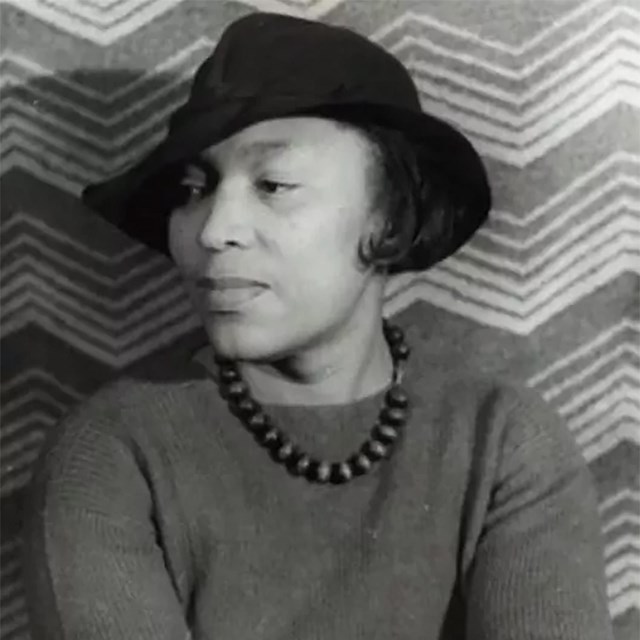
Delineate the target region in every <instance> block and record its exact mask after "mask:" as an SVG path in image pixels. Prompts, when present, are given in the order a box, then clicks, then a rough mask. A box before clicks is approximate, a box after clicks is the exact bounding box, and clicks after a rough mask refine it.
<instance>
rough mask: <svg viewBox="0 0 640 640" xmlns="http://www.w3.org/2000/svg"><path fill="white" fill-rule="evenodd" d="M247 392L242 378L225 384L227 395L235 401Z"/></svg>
mask: <svg viewBox="0 0 640 640" xmlns="http://www.w3.org/2000/svg"><path fill="white" fill-rule="evenodd" d="M248 392H249V389H248V387H247V384H246V383H245V382H244V380H236V381H234V382H231V383H230V384H228V385H227V395H228V396H229V398H231V400H233V401H235V402H237V401H238V400H239V399H240V398H244V397H245V396H246V395H247V394H248Z"/></svg>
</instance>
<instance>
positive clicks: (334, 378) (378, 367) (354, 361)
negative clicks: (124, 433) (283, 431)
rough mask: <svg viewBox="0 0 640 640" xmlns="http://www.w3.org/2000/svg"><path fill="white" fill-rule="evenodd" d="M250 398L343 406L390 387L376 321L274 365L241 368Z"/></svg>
mask: <svg viewBox="0 0 640 640" xmlns="http://www.w3.org/2000/svg"><path fill="white" fill-rule="evenodd" d="M240 368H241V371H242V375H243V377H244V379H245V380H246V382H247V383H248V385H249V387H250V388H251V393H252V395H253V397H254V398H255V399H256V400H258V401H260V402H262V403H264V404H285V405H329V404H346V403H349V402H354V401H356V400H359V399H361V398H364V397H367V396H369V395H372V394H374V393H376V392H378V391H380V390H382V389H383V388H384V387H385V386H387V385H388V384H389V382H390V381H391V377H392V373H393V361H392V359H391V355H390V353H389V348H388V346H387V342H386V340H385V337H384V333H383V331H382V322H381V320H380V319H377V320H376V321H375V322H372V323H371V326H370V327H366V328H363V327H358V329H357V331H356V330H347V331H345V332H343V333H342V334H341V335H340V336H339V337H337V338H335V339H333V340H332V341H331V342H330V343H329V344H324V345H322V346H321V347H317V348H314V349H312V350H310V351H307V352H304V353H301V354H296V355H295V356H293V357H291V358H287V359H285V360H282V361H279V362H275V363H250V362H244V363H241V365H240Z"/></svg>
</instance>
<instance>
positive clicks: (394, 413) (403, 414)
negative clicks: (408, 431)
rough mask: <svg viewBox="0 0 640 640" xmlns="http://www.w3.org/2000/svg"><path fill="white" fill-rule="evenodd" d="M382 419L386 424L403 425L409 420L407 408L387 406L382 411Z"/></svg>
mask: <svg viewBox="0 0 640 640" xmlns="http://www.w3.org/2000/svg"><path fill="white" fill-rule="evenodd" d="M380 421H381V422H383V423H384V424H392V425H396V426H400V425H403V424H404V423H405V422H406V421H407V410H406V409H400V408H399V407H385V408H384V409H383V410H382V412H381V413H380Z"/></svg>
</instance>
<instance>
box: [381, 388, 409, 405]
mask: <svg viewBox="0 0 640 640" xmlns="http://www.w3.org/2000/svg"><path fill="white" fill-rule="evenodd" d="M385 399H386V401H387V404H389V405H390V406H391V407H397V408H398V409H405V408H406V407H407V406H408V404H409V398H408V397H407V394H406V393H405V392H404V391H403V390H402V389H401V388H400V387H399V386H398V385H393V387H391V389H389V391H387V395H386V397H385Z"/></svg>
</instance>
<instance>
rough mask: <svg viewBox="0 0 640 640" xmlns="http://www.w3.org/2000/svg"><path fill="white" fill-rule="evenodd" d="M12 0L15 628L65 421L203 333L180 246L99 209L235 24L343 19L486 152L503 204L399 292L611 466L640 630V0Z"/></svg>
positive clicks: (622, 551)
mask: <svg viewBox="0 0 640 640" xmlns="http://www.w3.org/2000/svg"><path fill="white" fill-rule="evenodd" d="M1 4H2V16H1V19H2V31H3V33H2V36H3V37H2V54H1V57H0V65H1V76H0V77H1V81H2V89H3V91H2V119H1V133H0V135H1V136H2V138H1V139H2V167H1V188H2V219H1V229H2V240H1V245H0V246H1V248H2V274H1V293H2V310H1V316H0V320H1V324H0V331H1V341H2V342H1V345H2V390H1V407H2V429H1V442H2V453H1V461H2V471H1V479H2V483H1V485H0V487H1V488H0V493H1V496H2V515H3V518H2V546H1V554H0V560H1V570H2V587H1V606H2V618H1V628H2V635H3V637H4V638H6V639H7V640H8V639H9V638H21V639H26V638H27V637H28V633H27V631H26V614H25V609H24V599H23V588H22V584H21V578H20V571H21V568H20V567H21V563H20V558H21V555H20V554H21V546H20V526H21V497H22V495H23V494H24V488H25V486H26V484H27V483H28V482H29V479H30V475H31V467H32V463H33V461H34V459H35V458H36V456H37V454H38V451H39V447H40V445H41V442H42V439H43V436H44V434H45V432H46V431H47V429H54V428H55V426H56V423H57V422H58V420H59V419H60V418H61V416H63V415H64V414H65V413H66V412H67V411H68V410H69V409H70V408H71V407H72V406H73V405H74V404H76V403H77V402H80V401H81V400H82V399H83V398H84V397H86V396H87V395H88V394H90V393H91V392H92V391H93V390H95V389H96V388H97V387H98V386H99V385H101V384H102V383H103V382H105V381H107V380H108V379H110V378H112V377H115V376H117V375H118V373H119V372H120V371H122V370H123V368H124V367H127V366H129V365H131V364H135V363H137V362H139V361H142V360H144V359H154V358H158V357H160V356H161V355H162V354H166V353H167V352H171V351H172V350H175V349H185V348H191V347H193V346H197V344H199V343H200V342H203V341H204V340H205V339H206V338H205V336H204V333H203V331H202V329H201V327H200V325H199V323H198V320H197V318H196V317H195V316H194V315H193V313H192V311H191V308H190V306H189V303H188V301H187V298H186V295H185V293H184V292H183V290H182V289H181V286H180V282H179V278H178V276H177V273H176V272H175V270H174V268H173V267H172V265H171V264H170V263H169V261H168V260H166V259H165V258H164V257H162V256H158V255H155V254H153V253H152V252H150V251H149V250H147V249H145V248H144V247H142V246H139V245H138V244H136V243H134V242H133V241H131V240H129V239H128V238H126V237H125V236H123V235H122V234H120V233H119V232H118V231H116V230H114V229H112V228H111V227H109V226H108V225H107V224H106V223H104V222H103V221H102V220H100V219H97V218H96V217H95V216H92V215H91V214H90V213H89V212H88V211H87V210H85V209H83V207H82V205H81V204H80V203H79V201H78V199H77V196H78V193H79V190H80V188H81V187H82V186H83V185H84V184H86V183H87V182H90V181H94V180H97V179H102V178H104V177H105V176H107V175H110V174H113V173H115V172H117V171H119V170H121V169H122V168H123V167H125V166H126V165H128V164H129V163H130V162H131V161H133V160H134V159H135V158H137V157H138V156H139V155H140V154H141V153H142V152H144V151H145V150H147V149H148V148H149V147H150V146H151V145H153V144H154V143H156V142H157V141H158V140H159V138H160V137H161V136H162V134H163V130H164V127H165V124H166V117H167V115H168V114H169V113H170V111H171V110H173V109H174V108H175V107H176V106H177V105H178V104H179V103H180V102H181V101H182V100H183V99H184V98H185V93H186V90H187V81H188V78H189V76H190V74H191V73H192V72H193V70H194V68H195V66H196V65H197V64H198V63H199V62H200V61H202V59H203V58H204V57H205V56H206V55H207V54H208V52H209V51H210V49H211V47H212V46H213V45H214V44H215V42H216V40H217V38H218V37H219V34H220V32H221V30H222V29H223V27H224V26H225V25H226V24H227V23H228V22H229V21H231V20H232V19H234V18H236V17H239V16H240V15H242V14H245V13H247V12H249V11H254V10H274V11H279V12H283V13H292V14H297V15H302V16H310V17H315V18H321V19H323V20H326V21H328V22H332V23H339V24H346V25H349V26H352V27H354V28H355V29H357V30H359V31H361V32H362V33H364V34H366V35H367V36H369V37H370V38H372V39H373V40H375V41H377V42H379V43H380V44H382V45H383V46H384V47H386V48H388V49H389V50H391V51H392V52H393V53H395V54H396V55H397V56H398V57H399V58H400V59H402V60H403V61H404V62H405V64H406V65H407V66H408V67H409V68H410V70H411V72H412V73H413V75H414V77H415V80H416V82H417V84H418V87H419V89H420V92H421V98H422V102H423V106H424V108H425V109H427V110H431V111H433V112H434V113H436V114H438V115H440V116H442V117H444V118H447V119H450V120H452V121H454V122H455V123H457V124H458V125H459V126H460V127H461V128H462V129H463V130H464V131H466V133H467V134H468V135H469V136H470V137H471V138H472V139H473V140H474V142H475V143H476V145H477V147H478V149H479V150H480V151H481V153H482V155H483V156H484V158H485V159H486V163H487V166H488V169H489V172H490V175H491V179H492V182H493V185H494V192H495V209H494V210H493V212H492V215H491V219H490V222H489V224H488V225H487V226H486V228H485V229H484V230H482V231H481V232H480V233H479V234H478V235H477V236H476V238H475V239H474V240H473V241H472V242H471V243H470V244H469V245H468V246H467V247H465V248H464V249H463V250H462V251H461V252H460V253H459V254H458V255H456V256H454V257H452V258H450V259H448V260H447V261H445V262H444V263H442V264H441V265H439V266H438V267H436V268H434V269H433V270H431V271H429V272H427V273H426V274H422V275H418V276H415V275H414V276H412V277H408V276H407V277H398V278H397V279H395V280H393V281H392V282H391V284H390V287H389V292H388V299H387V310H388V312H389V313H390V314H398V315H399V316H401V322H403V323H405V324H406V323H420V325H421V326H424V327H425V330H428V331H438V332H440V333H441V335H442V336H443V341H445V342H447V343H448V344H449V347H450V348H453V349H457V350H458V351H459V352H460V353H461V354H465V355H466V357H469V358H471V359H472V360H473V361H474V362H475V363H476V364H478V365H479V366H481V367H484V368H485V369H487V370H494V371H498V370H499V371H501V372H505V371H508V372H510V373H511V374H512V375H513V376H515V377H517V378H519V379H521V380H522V381H523V382H525V383H526V384H528V385H530V386H532V387H534V388H536V389H538V390H539V392H540V393H541V394H542V395H543V396H544V397H545V398H546V399H547V400H548V401H549V402H550V403H551V404H552V405H553V406H554V407H555V408H556V409H557V410H558V411H559V412H560V413H561V414H562V415H563V416H564V417H565V418H566V420H567V421H568V424H569V426H570V428H571V429H572V431H573V433H574V435H575V437H576V440H577V441H578V443H579V445H580V447H581V449H582V451H583V453H584V456H585V458H586V459H587V461H588V462H589V465H590V468H591V470H592V472H593V475H594V478H595V480H596V483H597V486H598V489H599V495H600V509H601V514H602V523H603V530H604V534H605V537H606V560H607V579H608V592H609V598H610V610H611V614H612V616H613V618H614V622H615V626H616V633H617V638H619V639H625V640H626V639H629V640H630V639H631V638H637V636H638V632H639V630H640V625H639V613H640V536H639V532H640V508H639V507H640V487H639V486H638V485H639V483H638V479H639V478H638V462H639V455H638V453H639V450H640V449H639V448H640V429H639V426H640V401H639V399H640V394H639V393H638V391H639V387H640V366H639V365H640V349H639V342H640V340H639V338H640V336H639V334H640V321H639V313H638V312H639V299H640V296H639V287H638V283H639V278H638V276H639V274H640V259H639V250H640V242H639V241H638V240H639V236H640V134H639V132H640V117H639V116H640V4H639V2H638V1H637V0H626V1H625V0H584V1H576V0H571V1H568V0H553V1H552V0H529V1H526V0H511V1H510V0H484V1H483V2H480V1H479V0H465V1H463V0H447V1H444V0H441V1H439V2H436V1H432V0H413V1H412V0H395V1H393V2H391V1H385V0H244V1H234V0H211V1H208V2H205V1H204V0H13V1H11V2H3V3H1Z"/></svg>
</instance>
